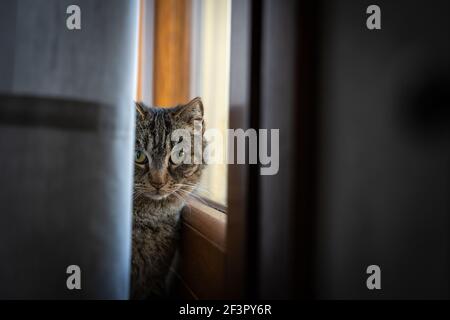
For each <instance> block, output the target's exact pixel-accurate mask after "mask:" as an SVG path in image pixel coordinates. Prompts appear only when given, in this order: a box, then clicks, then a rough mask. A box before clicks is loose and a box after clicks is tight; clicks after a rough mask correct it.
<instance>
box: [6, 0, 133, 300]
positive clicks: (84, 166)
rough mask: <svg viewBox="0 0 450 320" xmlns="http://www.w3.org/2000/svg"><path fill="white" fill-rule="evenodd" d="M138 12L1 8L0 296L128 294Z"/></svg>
mask: <svg viewBox="0 0 450 320" xmlns="http://www.w3.org/2000/svg"><path fill="white" fill-rule="evenodd" d="M72 4H76V5H78V6H79V7H80V8H81V30H68V29H67V27H66V19H67V18H68V17H69V14H67V13H66V9H67V7H68V6H69V5H72ZM137 14H138V2H137V0H136V1H129V0H128V1H123V0H109V1H104V0H77V1H66V0H38V1H36V0H19V1H17V0H2V1H1V2H0V45H1V50H0V298H7V299H14V298H25V299H28V298H36V299H40V298H56V299H67V298H69V299H70V298H75V299H77V298H87V299H91V298H92V299H126V298H127V297H128V288H129V271H130V270H129V268H130V267H129V264H130V243H131V241H130V238H131V205H132V202H131V190H132V166H131V163H132V148H133V143H134V137H133V132H134V130H133V118H134V110H133V94H134V87H135V72H134V71H135V63H136V48H137V43H136V41H137ZM70 265H77V266H79V267H80V269H81V290H76V289H75V290H69V289H68V288H67V286H66V280H67V278H68V277H69V276H70V274H68V273H66V270H67V267H68V266H70Z"/></svg>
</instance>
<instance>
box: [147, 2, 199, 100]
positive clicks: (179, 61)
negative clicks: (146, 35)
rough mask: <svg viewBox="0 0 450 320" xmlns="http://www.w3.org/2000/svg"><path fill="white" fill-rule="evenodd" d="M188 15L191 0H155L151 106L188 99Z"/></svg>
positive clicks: (189, 15)
mask: <svg viewBox="0 0 450 320" xmlns="http://www.w3.org/2000/svg"><path fill="white" fill-rule="evenodd" d="M190 17H191V1H190V0H155V48H154V50H155V54H154V69H153V70H154V71H153V72H154V73H153V79H154V80H153V93H154V95H153V104H154V105H157V106H173V105H177V104H180V103H184V102H188V100H189V91H190V83H189V78H190V76H189V72H190V61H191V60H190V34H191V26H190Z"/></svg>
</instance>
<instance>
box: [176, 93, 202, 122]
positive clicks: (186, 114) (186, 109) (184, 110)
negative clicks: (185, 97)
mask: <svg viewBox="0 0 450 320" xmlns="http://www.w3.org/2000/svg"><path fill="white" fill-rule="evenodd" d="M174 116H175V118H176V119H177V120H181V121H184V122H186V123H188V124H193V123H194V121H203V103H202V99H201V98H199V97H197V98H194V99H192V100H191V101H190V102H188V103H187V104H185V105H181V106H178V107H176V108H175V109H174Z"/></svg>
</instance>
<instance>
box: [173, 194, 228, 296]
mask: <svg viewBox="0 0 450 320" xmlns="http://www.w3.org/2000/svg"><path fill="white" fill-rule="evenodd" d="M181 219H182V224H181V239H180V247H179V252H178V257H177V263H176V266H175V269H174V270H172V272H173V276H174V277H173V278H174V280H173V281H174V283H173V284H172V294H173V295H175V297H177V298H185V299H186V298H187V299H220V298H223V297H224V278H225V252H226V248H225V240H226V233H225V232H226V220H227V217H226V214H224V213H223V212H221V211H219V210H217V209H215V208H212V207H211V206H208V205H206V204H204V203H201V202H200V201H198V200H195V199H190V200H189V201H188V204H187V206H186V207H185V208H184V209H183V211H182V214H181Z"/></svg>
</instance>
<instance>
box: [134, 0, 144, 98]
mask: <svg viewBox="0 0 450 320" xmlns="http://www.w3.org/2000/svg"><path fill="white" fill-rule="evenodd" d="M138 23H139V29H138V33H139V34H138V62H137V86H136V98H135V100H136V101H142V98H143V94H142V80H143V76H142V71H143V70H142V69H143V62H142V60H143V58H142V54H143V47H144V43H143V32H144V28H143V24H144V0H140V1H139V22H138Z"/></svg>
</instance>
